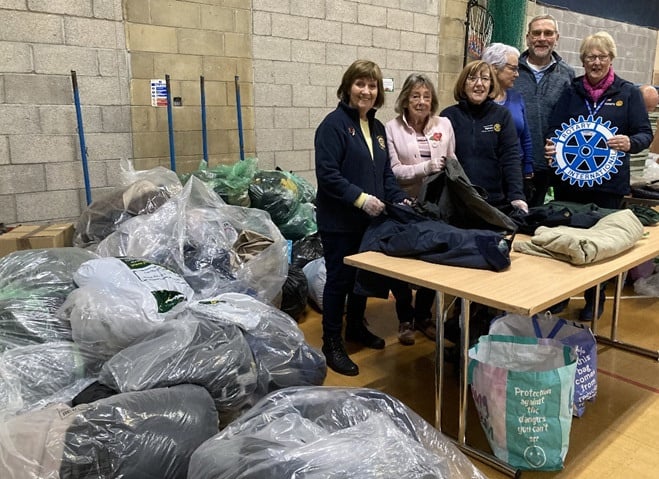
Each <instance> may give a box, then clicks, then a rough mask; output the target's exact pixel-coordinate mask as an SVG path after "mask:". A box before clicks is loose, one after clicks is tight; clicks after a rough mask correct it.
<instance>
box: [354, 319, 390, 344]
mask: <svg viewBox="0 0 659 479" xmlns="http://www.w3.org/2000/svg"><path fill="white" fill-rule="evenodd" d="M346 341H350V342H351V343H359V344H361V345H362V346H366V347H367V348H371V349H384V339H382V338H380V337H379V336H376V335H375V334H373V333H372V332H370V331H369V330H368V329H367V328H366V325H365V324H364V323H363V322H361V321H360V322H359V323H358V324H355V325H353V324H348V325H346Z"/></svg>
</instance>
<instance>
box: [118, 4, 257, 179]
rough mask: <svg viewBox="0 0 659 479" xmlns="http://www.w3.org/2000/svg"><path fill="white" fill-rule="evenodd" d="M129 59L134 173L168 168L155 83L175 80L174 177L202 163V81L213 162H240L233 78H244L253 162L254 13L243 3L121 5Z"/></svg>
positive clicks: (163, 112)
mask: <svg viewBox="0 0 659 479" xmlns="http://www.w3.org/2000/svg"><path fill="white" fill-rule="evenodd" d="M124 16H125V28H126V38H127V40H126V42H127V49H128V51H129V53H130V65H131V72H132V75H131V78H130V105H131V116H132V131H133V153H134V164H135V168H136V169H149V168H153V167H155V166H158V165H161V166H164V167H167V168H169V167H170V164H171V155H170V145H169V132H168V129H169V123H168V115H167V108H166V107H154V106H152V103H151V80H157V79H162V80H164V79H165V75H169V77H170V85H171V96H172V98H174V97H180V98H181V101H182V106H175V107H173V108H172V129H173V131H174V135H173V136H174V146H175V149H174V151H175V163H176V171H177V172H179V173H186V172H189V171H193V170H196V169H197V168H198V167H199V165H200V162H201V160H202V159H203V142H202V122H201V87H200V77H201V76H203V77H204V91H205V106H206V129H207V136H208V143H207V146H208V160H209V164H210V165H211V166H214V165H217V164H218V163H233V162H235V161H237V160H238V159H239V158H240V142H239V135H238V115H237V109H236V88H235V78H236V76H238V77H239V91H240V101H241V104H242V108H241V113H242V124H243V139H244V149H245V156H254V154H255V147H254V114H253V106H252V105H253V96H254V92H253V88H252V80H253V70H252V59H251V50H252V43H251V27H252V13H251V5H250V2H249V1H244V0H242V1H241V0H190V1H179V0H174V1H171V0H124Z"/></svg>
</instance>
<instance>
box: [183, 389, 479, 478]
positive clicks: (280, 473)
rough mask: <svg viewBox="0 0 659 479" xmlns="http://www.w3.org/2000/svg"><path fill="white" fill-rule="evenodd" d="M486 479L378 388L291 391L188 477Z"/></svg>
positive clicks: (219, 442)
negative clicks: (377, 389)
mask: <svg viewBox="0 0 659 479" xmlns="http://www.w3.org/2000/svg"><path fill="white" fill-rule="evenodd" d="M273 477H276V478H292V477H304V478H307V479H311V478H318V479H327V478H342V479H345V478H355V479H357V478H359V479H370V478H379V477H396V478H403V479H419V478H424V479H431V478H433V479H437V478H439V479H449V478H450V479H458V478H460V479H485V476H484V475H483V474H482V473H481V472H480V471H478V470H477V469H476V468H475V467H474V466H473V464H471V462H470V461H469V460H468V459H467V458H466V456H465V455H464V454H463V453H462V452H460V450H459V449H458V448H457V447H456V446H455V445H454V444H453V443H452V442H451V441H450V440H449V439H448V438H446V437H444V436H443V435H442V434H441V433H440V432H438V431H437V430H436V429H434V428H433V427H432V426H430V424H428V423H427V422H426V421H424V420H423V419H422V418H421V417H420V416H418V415H417V414H416V413H414V412H413V411H412V410H410V409H409V408H408V407H407V406H405V405H404V404H403V403H401V402H400V401H398V400H397V399H394V398H392V397H390V396H387V395H386V394H385V393H383V392H380V391H376V390H372V389H358V388H330V387H304V388H287V389H283V390H281V391H277V392H275V393H272V394H270V395H268V396H267V397H265V398H263V399H262V400H261V401H259V403H257V404H256V405H255V406H254V407H253V408H252V409H251V410H249V411H248V412H247V413H246V414H244V415H243V416H242V417H240V418H239V419H237V420H236V421H234V422H233V423H231V424H230V425H229V426H228V427H226V428H225V429H224V430H223V431H222V432H220V433H219V434H217V435H216V436H215V437H213V438H211V439H209V440H208V441H206V442H205V443H204V444H202V445H201V446H200V447H199V448H198V449H197V450H196V451H195V452H194V454H193V455H192V458H191V459H190V468H189V470H188V479H210V478H213V479H232V478H241V479H257V478H263V479H266V478H267V479H270V478H273Z"/></svg>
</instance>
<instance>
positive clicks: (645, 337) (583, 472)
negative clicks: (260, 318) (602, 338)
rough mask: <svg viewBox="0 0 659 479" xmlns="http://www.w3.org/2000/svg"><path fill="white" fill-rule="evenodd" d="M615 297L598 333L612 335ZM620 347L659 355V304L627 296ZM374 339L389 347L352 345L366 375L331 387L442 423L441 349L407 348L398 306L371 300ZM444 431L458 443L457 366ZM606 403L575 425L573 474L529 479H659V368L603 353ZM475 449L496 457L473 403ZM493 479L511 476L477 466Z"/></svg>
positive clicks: (531, 474) (308, 322)
mask: <svg viewBox="0 0 659 479" xmlns="http://www.w3.org/2000/svg"><path fill="white" fill-rule="evenodd" d="M611 296H612V294H610V293H609V294H607V297H608V298H607V301H606V305H605V312H604V315H603V316H602V318H601V319H600V320H599V321H598V326H597V332H598V333H600V334H604V333H606V334H608V333H609V331H610V318H611V309H612V300H611V299H610V297H611ZM623 298H624V299H623V300H622V301H621V308H620V321H619V327H618V339H619V340H621V341H626V342H630V343H633V344H636V345H639V346H643V347H645V348H649V349H652V350H658V349H659V298H643V297H638V296H637V295H636V293H635V292H634V290H633V289H632V288H631V287H630V286H626V287H625V288H624V290H623ZM582 307H583V299H582V298H579V297H576V296H575V297H573V298H572V300H571V301H570V304H569V306H568V308H567V309H566V310H565V311H564V312H563V313H562V314H561V315H560V316H561V317H563V318H565V319H576V318H577V316H578V312H579V309H580V308H582ZM366 316H367V318H368V321H369V324H370V327H371V329H372V331H373V332H375V333H377V334H379V335H380V336H382V337H384V338H385V340H386V347H385V349H384V350H380V351H376V350H371V349H366V348H360V347H357V346H354V345H350V344H348V352H349V353H350V354H351V358H353V360H354V361H355V362H356V363H357V364H358V365H359V368H360V374H359V375H358V376H355V377H347V376H341V375H338V374H336V373H334V372H333V371H331V370H330V371H329V372H328V375H327V378H326V380H325V385H328V386H354V387H369V388H375V389H378V390H381V391H384V392H386V393H387V394H390V395H391V396H394V397H396V398H398V399H400V400H401V401H403V402H404V403H405V404H407V405H408V406H409V407H411V408H412V409H413V410H414V411H416V412H417V413H418V414H420V415H421V416H422V417H423V418H425V419H426V420H427V421H428V422H430V423H433V422H434V375H433V367H434V354H435V353H434V347H435V345H434V342H433V341H431V340H429V339H426V338H425V337H424V336H423V335H422V334H421V333H417V337H416V344H415V345H413V346H403V345H401V344H399V343H398V340H397V338H396V332H397V326H398V321H397V319H396V315H395V311H394V301H393V299H392V298H391V297H390V299H388V300H384V299H372V298H369V300H368V307H367V311H366ZM299 325H300V327H301V329H302V331H303V332H304V334H305V336H306V339H307V341H308V342H309V343H310V344H311V345H313V346H315V347H318V348H320V347H321V345H322V341H321V334H322V331H321V324H320V314H319V313H318V312H316V311H314V310H313V309H311V308H310V307H309V306H307V309H306V312H305V313H304V315H303V316H302V317H301V318H300V320H299ZM445 367H446V369H445V374H444V378H445V379H444V381H445V385H444V391H445V397H444V407H443V411H442V418H443V426H442V429H443V431H444V432H445V433H446V434H448V435H450V436H452V437H455V436H456V435H457V424H458V421H457V411H458V380H457V375H456V372H455V370H454V368H453V366H452V365H450V364H448V363H446V364H445ZM597 379H598V396H597V399H596V400H595V402H592V403H588V404H587V406H586V412H585V414H584V415H583V416H582V417H581V418H574V419H573V421H572V429H571V434H570V447H569V451H568V454H567V457H566V463H565V467H564V469H563V470H561V471H556V472H536V471H524V472H523V473H522V475H521V477H522V478H523V479H536V478H538V479H539V478H543V479H609V478H611V479H613V478H616V479H618V478H620V477H627V478H634V479H655V478H657V477H659V362H657V361H656V360H653V359H651V358H648V357H644V356H640V355H637V354H634V353H630V352H626V351H622V350H619V349H615V348H613V347H610V346H605V345H601V344H600V345H599V347H598V376H597ZM467 443H468V444H471V445H473V446H477V447H479V448H481V449H485V450H487V451H489V446H488V445H487V440H486V439H485V436H484V434H483V432H482V430H481V427H480V424H479V423H478V418H477V415H476V413H475V410H474V407H473V403H470V405H469V416H468V420H467ZM474 462H475V464H476V465H477V466H478V467H479V468H480V469H481V471H482V472H483V473H484V474H485V475H486V476H488V477H489V478H491V479H499V478H505V477H507V476H506V475H504V474H502V473H500V472H498V471H496V470H493V469H491V468H489V467H487V466H485V465H483V464H480V463H478V462H476V461H474Z"/></svg>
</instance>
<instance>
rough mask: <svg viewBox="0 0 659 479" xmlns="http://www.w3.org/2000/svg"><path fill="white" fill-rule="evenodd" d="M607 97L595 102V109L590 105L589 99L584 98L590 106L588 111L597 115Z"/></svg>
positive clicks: (587, 105)
mask: <svg viewBox="0 0 659 479" xmlns="http://www.w3.org/2000/svg"><path fill="white" fill-rule="evenodd" d="M606 100H607V98H604V99H603V100H602V101H601V102H599V104H597V103H595V102H593V106H594V107H595V111H593V109H592V107H591V106H590V103H588V100H587V99H585V98H584V100H583V101H584V102H585V103H586V107H587V108H588V113H590V115H591V116H592V117H593V118H595V115H596V114H597V112H598V111H600V108H602V105H604V103H605V102H606Z"/></svg>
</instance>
